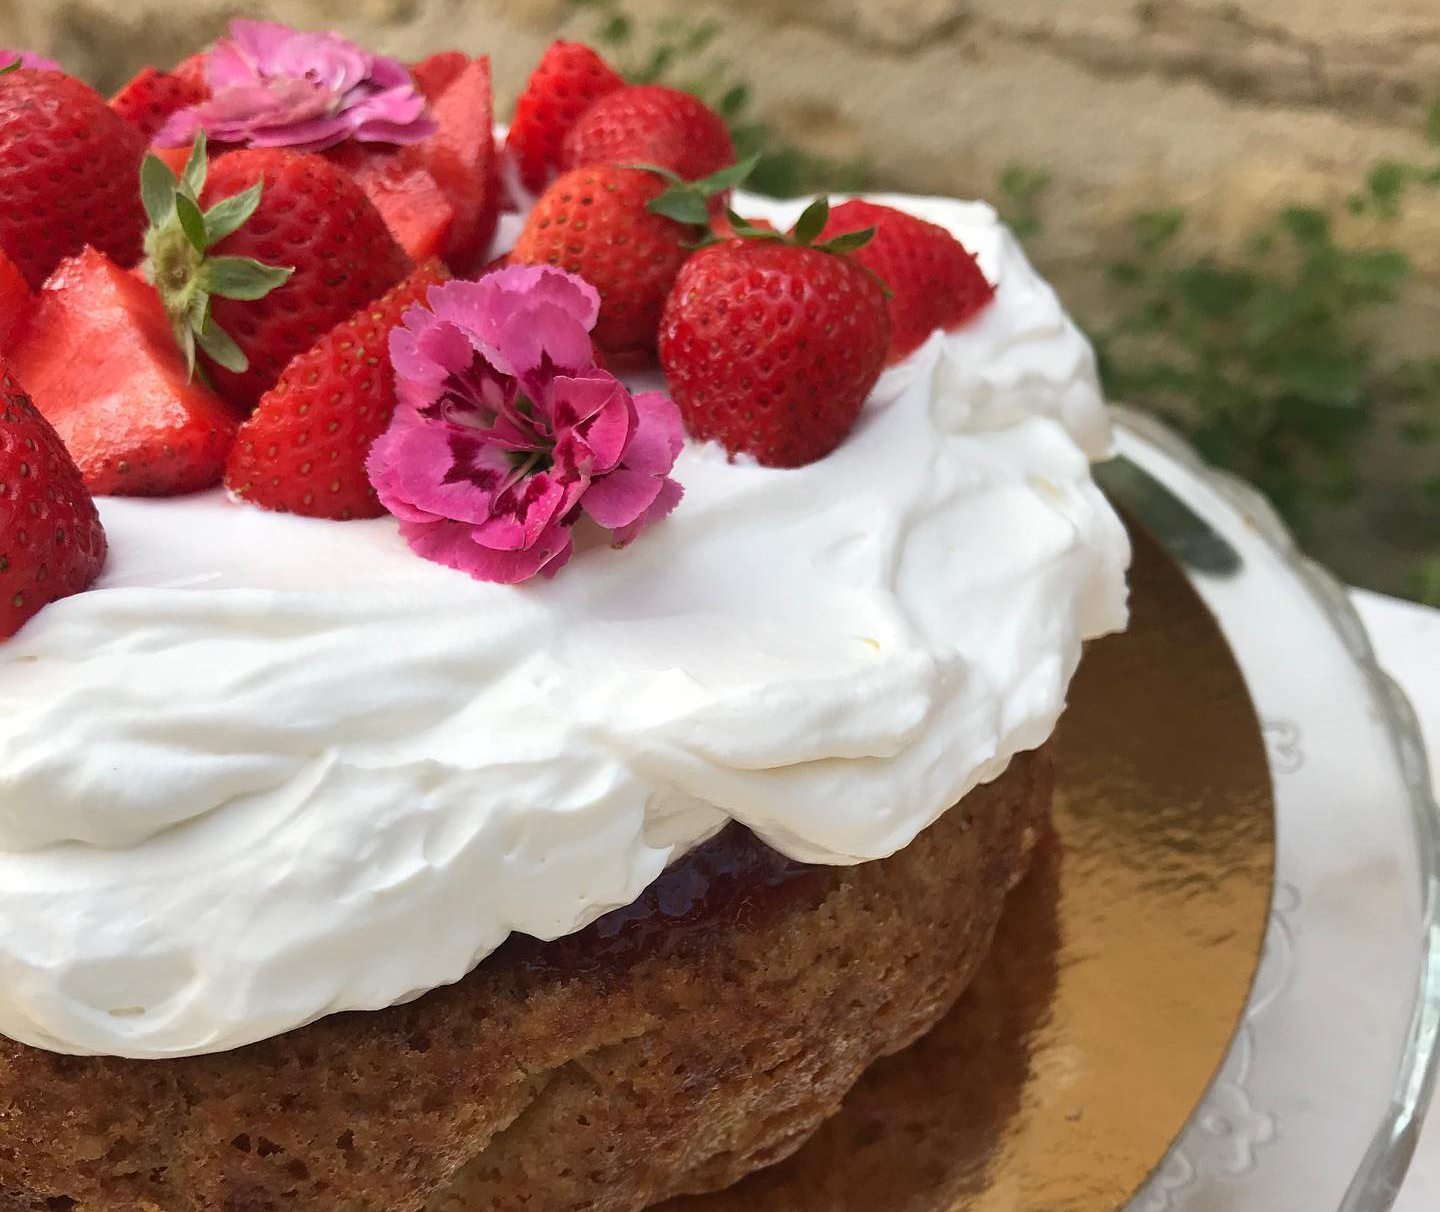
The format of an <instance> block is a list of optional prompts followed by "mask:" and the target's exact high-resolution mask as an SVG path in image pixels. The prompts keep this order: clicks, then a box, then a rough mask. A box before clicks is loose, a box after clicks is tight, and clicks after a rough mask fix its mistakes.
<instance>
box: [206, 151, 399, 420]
mask: <svg viewBox="0 0 1440 1212" xmlns="http://www.w3.org/2000/svg"><path fill="white" fill-rule="evenodd" d="M257 181H263V182H264V192H263V194H262V195H261V199H260V206H259V209H258V210H256V212H255V214H254V216H253V217H252V218H251V219H250V220H249V221H248V222H247V223H245V224H244V225H243V226H242V227H241V228H240V229H239V230H238V231H236V232H235V233H234V234H232V235H230V236H227V237H226V238H225V239H223V240H221V241H219V242H218V243H217V244H216V245H215V247H214V250H213V251H214V254H215V255H217V256H239V257H253V258H255V259H256V260H259V261H261V262H263V263H264V264H266V265H279V266H291V267H293V268H294V270H295V272H294V275H293V276H292V277H291V278H290V280H289V281H288V282H286V283H285V284H284V285H283V286H281V287H279V288H278V289H277V290H274V291H272V292H271V293H270V294H268V295H266V296H265V297H264V298H262V299H254V300H238V299H222V298H216V299H215V303H214V308H213V314H214V317H215V322H216V323H217V324H219V325H220V326H221V327H222V328H224V329H225V331H227V332H228V333H229V334H230V335H231V336H232V337H234V339H235V341H236V343H237V344H238V345H239V346H240V348H241V349H242V350H243V351H244V353H245V355H246V357H247V358H248V359H249V363H250V365H249V368H248V369H247V370H245V371H243V372H240V373H238V374H237V373H235V372H232V371H228V370H225V369H224V368H223V367H220V366H217V365H214V364H213V363H212V364H211V366H210V370H211V374H212V375H213V377H214V382H215V385H216V388H217V389H218V390H219V391H220V393H221V394H222V395H224V396H225V397H226V398H227V399H229V400H232V401H233V402H234V403H236V404H237V405H240V406H242V407H245V408H249V407H251V406H252V405H253V404H254V403H255V402H256V401H257V400H259V398H260V397H261V396H262V395H264V393H265V392H266V391H268V390H269V389H270V388H271V387H273V386H274V384H275V382H276V381H277V380H278V379H279V378H280V372H281V371H283V370H284V369H285V366H286V364H287V363H288V362H289V361H290V359H291V358H293V357H294V356H295V355H296V354H297V353H300V352H302V351H303V350H306V349H308V348H309V347H310V346H311V345H313V344H314V343H315V342H316V341H317V340H318V339H319V338H320V337H321V336H323V335H324V334H325V333H327V332H329V331H330V329H331V328H333V327H334V326H335V325H336V324H338V323H339V322H340V321H341V320H344V319H346V318H347V317H349V316H351V315H354V314H355V312H357V311H359V310H360V309H361V308H363V307H365V306H366V305H367V304H368V303H370V302H371V301H372V300H374V299H377V298H379V297H380V296H381V295H382V294H384V293H385V292H386V291H387V290H389V289H390V288H391V287H392V286H394V285H395V283H397V282H398V281H400V279H401V278H402V277H404V275H405V273H406V272H407V271H408V269H409V261H408V259H407V258H406V256H405V253H404V251H403V250H402V249H401V248H400V246H399V245H398V244H397V243H396V242H395V239H394V237H393V236H392V235H391V234H390V231H389V229H388V228H387V227H386V226H385V221H384V219H382V218H381V217H380V213H379V212H378V211H377V210H376V209H375V207H374V206H373V205H372V204H371V202H370V200H369V199H368V198H366V197H365V194H364V192H363V191H362V190H361V189H360V187H359V186H358V185H357V184H356V183H355V182H354V180H352V179H351V177H350V175H349V174H348V173H346V172H345V171H343V170H342V169H340V168H338V167H336V166H335V165H334V164H331V163H330V162H329V161H328V160H326V159H325V158H323V157H321V156H314V155H306V154H303V153H300V152H292V151H282V150H258V149H257V150H247V151H235V152H230V153H228V154H226V155H223V156H221V157H219V158H218V159H217V160H216V161H215V162H214V163H213V164H212V165H211V166H210V174H209V180H208V182H207V184H206V188H205V192H204V195H203V196H202V201H203V202H204V203H205V204H206V205H209V204H211V203H213V202H215V201H218V200H219V199H221V198H226V197H230V196H231V195H234V194H238V193H240V192H242V191H243V190H245V189H246V188H247V187H249V186H251V185H253V184H254V183H255V182H257Z"/></svg>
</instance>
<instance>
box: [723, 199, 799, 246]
mask: <svg viewBox="0 0 1440 1212" xmlns="http://www.w3.org/2000/svg"><path fill="white" fill-rule="evenodd" d="M725 217H726V218H727V219H729V220H730V230H731V231H733V232H734V233H735V234H736V235H737V236H740V237H741V238H742V239H745V240H783V239H785V235H784V233H783V232H778V231H776V230H775V229H774V228H773V227H756V226H755V224H753V223H751V222H750V220H749V219H747V218H745V217H744V216H743V215H740V214H738V213H737V212H736V211H735V210H733V209H732V208H731V207H728V206H727V207H726V208H725Z"/></svg>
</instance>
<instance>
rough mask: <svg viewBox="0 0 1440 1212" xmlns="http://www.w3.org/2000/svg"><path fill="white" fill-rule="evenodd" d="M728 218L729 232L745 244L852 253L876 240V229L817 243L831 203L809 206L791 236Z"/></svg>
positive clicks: (824, 200)
mask: <svg viewBox="0 0 1440 1212" xmlns="http://www.w3.org/2000/svg"><path fill="white" fill-rule="evenodd" d="M725 217H726V218H727V219H729V221H730V230H731V231H732V232H734V233H735V235H736V236H738V237H739V238H740V239H742V240H779V241H780V242H781V243H782V244H798V245H799V246H800V247H801V248H814V249H818V250H819V251H820V252H828V253H837V254H844V253H852V252H854V251H855V250H856V249H857V248H864V247H865V245H867V244H869V243H870V241H871V240H873V239H874V238H875V230H876V229H875V228H873V227H862V228H861V229H860V230H859V231H847V232H843V233H841V234H840V235H838V236H833V237H832V238H831V239H829V240H822V241H820V243H819V244H816V243H815V237H816V236H818V235H819V234H820V233H821V232H822V231H824V230H825V224H826V222H828V221H829V218H830V199H829V198H826V197H820V198H816V199H815V201H813V202H812V203H810V205H809V206H807V207H806V208H805V209H804V211H803V212H802V213H801V215H800V217H799V218H798V219H796V220H795V226H794V227H792V228H791V229H790V230H789V231H788V232H783V231H776V230H775V229H774V228H773V227H756V226H755V225H754V224H753V223H751V222H750V221H749V220H748V219H742V218H741V217H740V216H739V215H737V214H736V213H735V212H734V211H733V210H729V209H727V210H726V211H725Z"/></svg>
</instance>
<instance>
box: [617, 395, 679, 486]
mask: <svg viewBox="0 0 1440 1212" xmlns="http://www.w3.org/2000/svg"><path fill="white" fill-rule="evenodd" d="M635 414H636V417H637V418H638V424H637V426H636V429H635V434H634V436H633V437H632V438H631V439H630V444H629V445H628V446H627V447H626V448H625V455H624V460H623V461H624V465H625V466H626V467H627V468H630V469H632V470H634V471H648V472H650V473H651V474H652V475H664V474H666V473H668V472H669V470H670V469H671V468H672V467H674V466H675V460H676V459H677V458H678V457H679V456H680V451H681V450H683V449H684V447H685V424H684V422H683V421H681V419H680V410H679V409H678V408H677V407H676V406H675V401H674V400H672V399H671V398H670V397H669V396H667V395H666V394H665V393H664V392H660V391H647V392H642V393H641V394H640V395H638V396H636V397H635Z"/></svg>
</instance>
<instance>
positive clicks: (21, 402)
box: [0, 361, 106, 640]
mask: <svg viewBox="0 0 1440 1212" xmlns="http://www.w3.org/2000/svg"><path fill="white" fill-rule="evenodd" d="M105 550H106V544H105V530H104V528H103V527H102V526H101V525H100V515H99V514H98V513H97V512H96V511H95V502H94V501H92V500H91V499H90V494H89V493H88V492H86V491H85V485H84V484H83V483H82V482H81V479H80V472H79V470H78V469H77V468H76V466H75V463H74V461H73V460H72V459H71V458H70V454H69V452H68V451H67V450H66V449H65V445H64V443H62V442H61V441H60V435H59V434H57V433H56V432H55V430H54V429H52V428H51V426H50V423H49V422H48V421H46V420H45V418H44V417H42V416H41V415H40V413H39V412H38V411H37V410H36V408H35V406H34V405H33V404H32V403H31V402H30V398H29V397H28V396H27V395H26V394H25V392H24V391H23V390H22V389H21V387H20V385H19V384H18V383H17V382H16V381H15V379H14V378H13V377H12V375H11V373H10V368H9V367H8V366H6V365H5V364H4V362H3V361H0V640H5V639H9V638H10V637H11V636H12V635H14V634H15V633H16V632H17V631H19V630H20V628H21V627H22V626H24V624H25V623H26V622H27V621H28V620H29V619H31V618H33V617H34V616H35V614H36V613H38V612H39V611H40V609H41V608H42V607H44V606H48V605H49V604H50V603H51V602H55V601H58V600H59V599H60V598H64V597H69V596H70V595H71V594H72V593H80V592H81V591H82V590H84V589H87V588H88V587H89V585H90V583H91V582H92V581H94V580H95V578H96V577H97V576H99V575H100V569H101V568H102V567H103V566H104V563H105Z"/></svg>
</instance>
